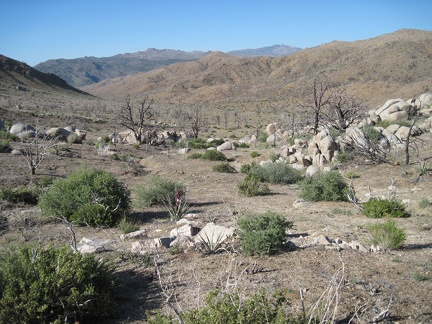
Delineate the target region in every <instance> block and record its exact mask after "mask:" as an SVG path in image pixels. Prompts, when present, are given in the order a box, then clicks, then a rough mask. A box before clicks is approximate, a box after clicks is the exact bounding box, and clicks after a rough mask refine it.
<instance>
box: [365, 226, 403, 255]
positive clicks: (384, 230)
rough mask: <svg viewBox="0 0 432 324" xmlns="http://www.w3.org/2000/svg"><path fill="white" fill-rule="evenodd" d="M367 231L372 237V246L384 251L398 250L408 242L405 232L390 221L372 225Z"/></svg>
mask: <svg viewBox="0 0 432 324" xmlns="http://www.w3.org/2000/svg"><path fill="white" fill-rule="evenodd" d="M367 229H368V231H369V234H370V235H371V236H372V240H371V242H372V244H374V245H377V246H379V247H381V248H382V249H398V248H400V247H401V246H402V245H403V243H404V242H405V240H406V235H405V230H403V229H401V228H398V227H397V226H396V223H395V222H394V221H392V220H390V219H388V220H387V221H386V222H384V223H376V224H371V225H369V226H368V227H367Z"/></svg>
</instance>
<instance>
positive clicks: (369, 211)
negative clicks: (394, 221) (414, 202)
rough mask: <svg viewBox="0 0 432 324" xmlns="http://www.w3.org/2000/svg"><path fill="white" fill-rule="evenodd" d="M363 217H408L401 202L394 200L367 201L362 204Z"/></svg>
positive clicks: (373, 199)
mask: <svg viewBox="0 0 432 324" xmlns="http://www.w3.org/2000/svg"><path fill="white" fill-rule="evenodd" d="M363 215H365V216H366V217H370V218H383V217H390V218H401V217H409V214H408V212H407V211H406V209H405V206H404V204H403V203H402V202H400V201H398V200H395V199H391V200H389V199H376V198H372V199H369V200H368V201H367V202H365V203H364V204H363Z"/></svg>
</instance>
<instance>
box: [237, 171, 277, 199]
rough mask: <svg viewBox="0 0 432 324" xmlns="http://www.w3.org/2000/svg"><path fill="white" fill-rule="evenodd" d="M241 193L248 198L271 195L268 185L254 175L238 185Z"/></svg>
mask: <svg viewBox="0 0 432 324" xmlns="http://www.w3.org/2000/svg"><path fill="white" fill-rule="evenodd" d="M237 188H238V190H239V192H240V193H242V194H243V195H245V196H246V197H254V196H263V195H267V194H269V193H270V189H269V187H268V185H267V183H264V182H262V181H261V179H260V178H258V177H257V176H255V175H253V174H249V175H247V176H246V178H244V179H243V180H242V181H240V182H239V183H238V185H237Z"/></svg>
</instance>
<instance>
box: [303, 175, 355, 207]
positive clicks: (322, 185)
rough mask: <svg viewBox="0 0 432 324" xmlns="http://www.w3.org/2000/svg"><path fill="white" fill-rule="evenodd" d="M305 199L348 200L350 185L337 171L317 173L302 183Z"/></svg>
mask: <svg viewBox="0 0 432 324" xmlns="http://www.w3.org/2000/svg"><path fill="white" fill-rule="evenodd" d="M299 184H300V188H301V193H300V196H301V197H302V198H303V199H306V200H310V201H348V197H347V193H348V185H347V184H346V182H345V180H344V179H343V177H342V175H341V174H340V173H339V172H337V171H330V172H324V173H316V174H314V175H313V176H312V177H306V178H305V179H304V180H302V181H301V182H300V183H299Z"/></svg>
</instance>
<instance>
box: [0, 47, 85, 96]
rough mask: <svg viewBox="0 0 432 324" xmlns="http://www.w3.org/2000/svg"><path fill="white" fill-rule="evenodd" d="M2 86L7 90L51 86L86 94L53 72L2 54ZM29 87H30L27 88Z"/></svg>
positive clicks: (0, 63) (0, 69)
mask: <svg viewBox="0 0 432 324" xmlns="http://www.w3.org/2000/svg"><path fill="white" fill-rule="evenodd" d="M0 87H1V89H2V90H3V91H5V92H7V91H8V90H10V88H11V87H16V89H18V90H29V89H30V88H31V89H39V90H40V89H43V90H46V89H47V88H48V89H49V88H51V89H52V90H57V91H65V90H66V91H68V92H75V93H80V94H84V92H83V91H81V90H78V89H76V88H74V87H72V86H70V85H69V84H67V83H66V81H65V80H63V79H62V78H60V77H58V76H57V75H55V74H53V73H43V72H40V71H38V70H36V69H34V68H32V67H31V66H29V65H27V64H25V63H22V62H19V61H16V60H14V59H11V58H9V57H6V56H3V55H0ZM26 88H29V89H26Z"/></svg>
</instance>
